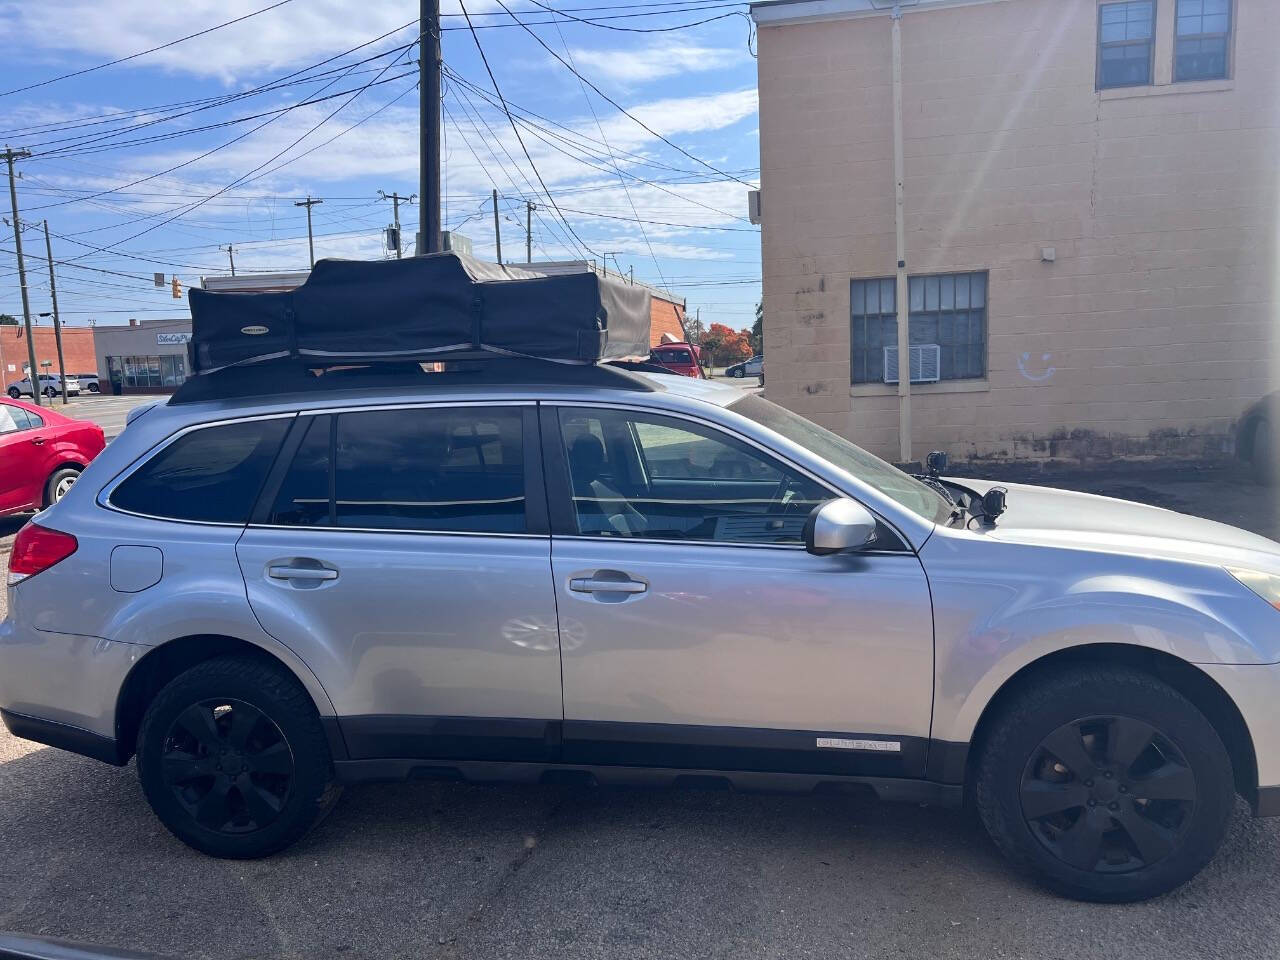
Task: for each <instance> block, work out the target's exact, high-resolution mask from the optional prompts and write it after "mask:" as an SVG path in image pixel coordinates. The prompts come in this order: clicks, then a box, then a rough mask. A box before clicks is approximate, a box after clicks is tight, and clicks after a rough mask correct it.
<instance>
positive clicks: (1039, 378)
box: [1018, 353, 1058, 383]
mask: <svg viewBox="0 0 1280 960" xmlns="http://www.w3.org/2000/svg"><path fill="white" fill-rule="evenodd" d="M1052 359H1053V354H1051V353H1042V354H1040V362H1041V363H1042V364H1044V372H1043V373H1032V372H1031V371H1030V370H1028V369H1027V367H1028V365H1029V363H1030V361H1031V354H1029V353H1024V354H1023V355H1022V356H1020V357H1019V358H1018V372H1019V373H1020V374H1022V376H1023V377H1024V378H1025V379H1027V380H1030V381H1031V382H1032V383H1044V382H1045V381H1046V380H1049V379H1051V378H1052V377H1053V375H1054V374H1055V373H1057V371H1058V368H1057V367H1054V366H1051V365H1050V362H1049V361H1050V360H1052Z"/></svg>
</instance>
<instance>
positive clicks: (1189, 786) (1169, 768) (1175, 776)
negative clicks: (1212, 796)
mask: <svg viewBox="0 0 1280 960" xmlns="http://www.w3.org/2000/svg"><path fill="white" fill-rule="evenodd" d="M1132 791H1133V795H1134V797H1135V798H1137V799H1139V800H1194V799H1195V798H1196V778H1195V775H1194V774H1192V772H1191V770H1190V768H1189V767H1184V766H1181V765H1179V764H1176V763H1166V764H1165V765H1164V766H1163V767H1160V768H1159V769H1157V770H1155V771H1154V772H1153V773H1151V774H1150V776H1146V777H1143V778H1142V779H1141V780H1135V781H1133V787H1132Z"/></svg>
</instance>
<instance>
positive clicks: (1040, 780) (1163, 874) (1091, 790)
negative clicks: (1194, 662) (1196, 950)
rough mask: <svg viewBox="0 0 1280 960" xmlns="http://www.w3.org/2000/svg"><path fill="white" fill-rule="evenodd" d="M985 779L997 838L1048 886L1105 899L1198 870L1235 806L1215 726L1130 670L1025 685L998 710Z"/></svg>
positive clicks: (988, 740) (980, 785)
mask: <svg viewBox="0 0 1280 960" xmlns="http://www.w3.org/2000/svg"><path fill="white" fill-rule="evenodd" d="M975 779H976V790H975V800H976V805H977V808H978V812H979V814H980V815H981V817H982V821H983V823H984V825H985V826H986V828H987V832H988V833H989V834H990V835H991V838H992V840H994V841H995V844H996V846H997V847H999V848H1000V850H1001V851H1002V852H1003V853H1004V854H1005V855H1006V856H1007V857H1009V859H1011V860H1012V861H1013V862H1014V863H1015V864H1017V865H1018V866H1020V867H1021V868H1023V869H1024V870H1025V871H1027V872H1028V873H1030V874H1031V875H1032V876H1033V877H1034V878H1035V879H1037V880H1038V881H1039V882H1040V883H1042V884H1043V885H1044V886H1046V887H1048V888H1049V889H1051V890H1054V891H1056V892H1057V893H1059V894H1062V895H1064V896H1067V897H1071V898H1074V899H1077V900H1088V901H1096V902H1108V903H1124V902H1130V901H1135V900H1145V899H1148V898H1150V897H1154V896H1158V895H1160V894H1162V893H1165V892H1167V891H1169V890H1172V889H1173V888H1175V887H1177V886H1179V885H1181V884H1182V883H1185V882H1186V881H1187V880H1189V879H1191V877H1193V876H1195V874H1196V873H1197V872H1198V871H1199V870H1200V869H1201V868H1202V867H1204V865H1205V864H1207V863H1208V862H1209V861H1210V860H1211V859H1212V858H1213V855H1214V853H1215V852H1217V849H1218V846H1219V844H1220V843H1221V842H1222V838H1223V836H1224V834H1225V832H1226V828H1227V823H1228V821H1229V820H1230V817H1231V814H1232V810H1233V809H1234V805H1235V790H1234V787H1233V784H1234V780H1233V778H1232V769H1231V760H1230V757H1229V755H1228V754H1227V750H1226V747H1224V746H1223V743H1222V740H1221V738H1220V737H1219V736H1218V734H1217V732H1216V731H1215V730H1214V728H1213V726H1212V725H1211V724H1210V723H1209V721H1208V720H1207V719H1205V717H1204V715H1203V714H1202V713H1201V712H1200V711H1199V710H1198V709H1197V708H1196V707H1195V705H1194V704H1192V703H1191V701H1189V700H1187V699H1186V698H1185V697H1183V696H1182V695H1181V694H1180V693H1178V692H1177V691H1176V690H1174V689H1173V688H1172V687H1170V686H1168V685H1167V684H1165V683H1162V682H1160V681H1159V680H1156V679H1155V678H1154V677H1151V676H1149V675H1147V674H1144V673H1141V672H1138V671H1135V670H1131V669H1129V668H1116V667H1101V666H1098V667H1085V666H1081V667H1072V668H1069V669H1066V670H1064V671H1062V672H1060V673H1057V674H1054V675H1048V676H1042V677H1041V678H1039V679H1037V680H1036V681H1035V682H1033V683H1031V684H1029V685H1028V686H1026V687H1024V688H1023V689H1022V690H1021V691H1019V692H1018V693H1017V694H1015V695H1014V696H1013V698H1012V699H1011V700H1010V701H1009V702H1008V703H1006V704H1005V705H1004V706H1003V708H1002V709H1001V711H1000V713H999V714H998V715H997V716H996V717H995V718H994V720H993V722H992V725H991V726H990V728H989V733H988V734H987V735H986V736H985V737H984V741H983V745H982V747H981V750H980V753H979V755H978V758H977V769H976V778H975ZM1156 793H1159V794H1162V795H1163V796H1160V797H1156V796H1154V794H1156ZM1143 794H1148V795H1147V796H1143Z"/></svg>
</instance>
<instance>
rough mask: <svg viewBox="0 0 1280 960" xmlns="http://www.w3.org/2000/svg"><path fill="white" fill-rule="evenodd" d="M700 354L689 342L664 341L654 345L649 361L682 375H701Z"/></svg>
mask: <svg viewBox="0 0 1280 960" xmlns="http://www.w3.org/2000/svg"><path fill="white" fill-rule="evenodd" d="M701 360H702V356H701V354H700V353H699V352H698V348H697V347H695V346H694V345H693V344H691V343H664V344H662V345H660V346H657V347H654V348H653V350H652V352H651V353H650V354H649V362H650V363H656V364H658V365H659V366H663V367H666V368H667V369H668V370H670V371H671V372H672V373H678V374H680V376H682V377H701V376H702V375H703V374H702V364H701Z"/></svg>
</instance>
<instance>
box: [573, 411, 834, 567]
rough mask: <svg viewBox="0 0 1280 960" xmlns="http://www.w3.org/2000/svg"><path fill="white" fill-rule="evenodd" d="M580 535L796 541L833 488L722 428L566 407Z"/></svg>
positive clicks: (759, 541)
mask: <svg viewBox="0 0 1280 960" xmlns="http://www.w3.org/2000/svg"><path fill="white" fill-rule="evenodd" d="M560 416H561V426H562V431H563V435H564V442H565V451H566V456H567V458H568V462H569V473H570V480H571V483H572V489H573V502H574V512H575V515H576V518H577V524H578V532H579V533H581V534H584V535H587V536H603V537H642V538H648V539H660V540H709V541H717V542H724V543H796V544H798V543H802V542H803V540H804V538H803V533H804V522H805V520H806V519H807V518H808V516H809V513H810V511H811V510H812V509H813V508H814V507H815V506H817V505H818V504H819V503H821V502H822V501H824V500H828V499H830V498H831V497H832V496H834V494H832V493H831V492H830V491H828V490H826V489H825V488H824V487H823V486H822V485H821V484H818V483H816V482H814V481H813V480H810V479H809V478H807V477H805V476H804V475H802V474H800V473H799V472H797V471H795V470H793V469H791V468H790V467H787V466H784V465H783V464H780V463H778V462H777V461H775V460H773V459H772V458H771V457H768V456H766V455H764V454H762V453H761V452H760V451H759V450H756V449H755V448H754V447H751V446H750V445H748V444H746V443H743V442H742V441H740V440H737V439H736V438H733V437H730V436H728V435H726V434H723V433H720V432H719V431H716V430H713V429H711V428H708V427H704V426H702V425H700V424H694V423H691V422H688V421H683V420H675V419H669V418H666V417H658V416H650V415H649V414H641V413H630V412H623V411H614V410H564V411H562V412H561V415H560Z"/></svg>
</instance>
